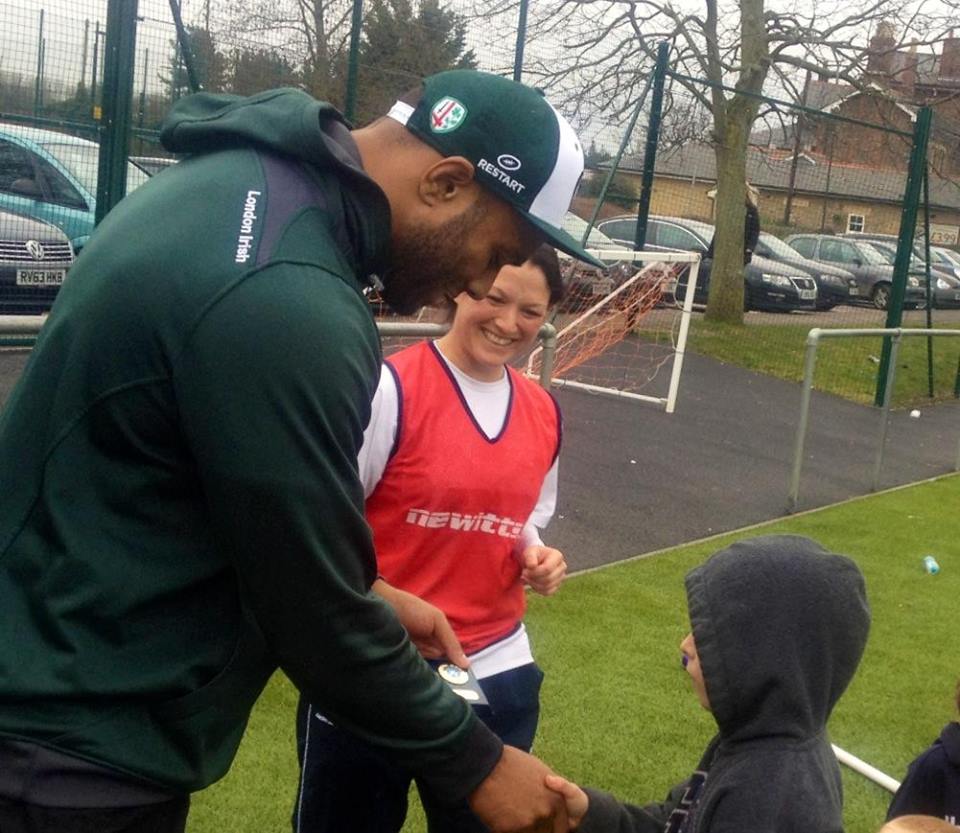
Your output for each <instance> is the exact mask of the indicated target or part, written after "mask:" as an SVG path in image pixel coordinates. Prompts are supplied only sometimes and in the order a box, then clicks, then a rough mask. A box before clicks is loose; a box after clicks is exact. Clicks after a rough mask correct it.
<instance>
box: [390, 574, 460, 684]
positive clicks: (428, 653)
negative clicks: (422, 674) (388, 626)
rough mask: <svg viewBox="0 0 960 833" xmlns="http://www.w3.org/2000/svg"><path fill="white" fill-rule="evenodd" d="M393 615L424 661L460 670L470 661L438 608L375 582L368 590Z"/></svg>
mask: <svg viewBox="0 0 960 833" xmlns="http://www.w3.org/2000/svg"><path fill="white" fill-rule="evenodd" d="M371 589H372V590H373V592H374V593H376V594H377V595H378V596H380V598H381V599H383V600H384V601H385V602H386V603H387V604H388V605H390V607H392V608H393V612H394V613H396V614H397V618H398V619H399V620H400V624H401V625H403V626H404V628H406V629H407V633H408V634H410V641H411V642H412V643H413V644H414V645H416V646H417V650H418V651H419V652H420V654H421V655H422V656H423V657H425V658H426V659H447V660H449V661H450V662H452V663H454V664H455V665H459V666H460V667H461V668H467V667H468V666H469V665H470V660H468V659H467V655H466V654H465V653H464V652H463V648H461V647H460V642H459V640H458V639H457V637H456V634H454V632H453V628H451V627H450V623H449V622H448V621H447V617H446V616H445V615H444V613H443V611H442V610H440V608H439V607H434V606H433V605H432V604H430V603H429V602H425V601H424V600H423V599H421V598H420V597H419V596H414V595H413V593H407V591H406V590H399V589H397V588H396V587H393V586H391V585H390V584H387V582H385V581H384V580H383V579H382V578H378V579H377V580H376V581H375V582H374V583H373V587H372V588H371Z"/></svg>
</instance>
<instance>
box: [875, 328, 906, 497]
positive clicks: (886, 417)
mask: <svg viewBox="0 0 960 833" xmlns="http://www.w3.org/2000/svg"><path fill="white" fill-rule="evenodd" d="M885 338H890V336H886V337H885ZM899 347H900V333H899V331H898V332H896V333H895V334H894V335H893V343H892V344H891V346H890V362H889V363H888V365H887V368H888V370H887V380H886V384H885V385H884V386H883V414H882V416H881V417H880V442H879V445H878V447H877V462H876V464H875V465H874V467H873V485H872V487H871V488H872V489H873V491H877V489H878V488H880V470H881V469H882V468H883V455H884V452H885V451H886V445H887V429H888V428H889V426H890V400H891V399H893V384H894V379H895V378H896V376H897V350H898V349H899Z"/></svg>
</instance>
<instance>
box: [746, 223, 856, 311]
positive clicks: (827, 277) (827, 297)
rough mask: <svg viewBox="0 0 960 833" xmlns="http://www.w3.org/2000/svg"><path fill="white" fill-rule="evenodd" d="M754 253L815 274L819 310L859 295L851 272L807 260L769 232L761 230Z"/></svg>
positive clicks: (852, 300) (844, 302)
mask: <svg viewBox="0 0 960 833" xmlns="http://www.w3.org/2000/svg"><path fill="white" fill-rule="evenodd" d="M754 254H755V255H760V256H761V257H765V258H767V259H768V260H775V261H777V263H783V264H789V265H791V266H795V267H796V268H798V269H803V271H804V272H807V273H808V274H810V275H812V276H813V279H814V280H815V281H816V282H817V309H819V310H827V309H833V308H834V307H835V306H836V305H837V304H848V303H852V302H854V301H857V300H859V298H860V287H859V286H858V285H857V279H856V278H855V277H854V276H853V273H852V272H849V271H847V270H846V269H841V268H840V267H838V266H832V265H831V264H829V263H821V262H820V261H818V260H807V258H805V257H803V255H801V254H800V253H799V252H798V251H797V250H796V249H794V248H792V247H790V246H788V245H787V244H786V243H784V242H783V241H782V240H781V239H780V238H779V237H776V236H774V235H772V234H770V232H768V231H761V232H760V237H759V239H758V240H757V245H756V247H755V248H754Z"/></svg>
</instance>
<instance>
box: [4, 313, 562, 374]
mask: <svg viewBox="0 0 960 833" xmlns="http://www.w3.org/2000/svg"><path fill="white" fill-rule="evenodd" d="M46 320H47V317H46V316H45V315H0V347H30V346H32V345H33V343H34V342H35V341H36V340H37V336H38V335H39V334H40V328H41V327H42V326H43V322H44V321H46ZM448 329H449V325H447V324H415V323H408V322H404V321H378V322H377V330H378V331H379V333H380V336H381V337H384V336H395V337H401V336H417V337H419V338H436V337H438V336H442V335H443V334H444V333H445V332H446V331H447V330H448ZM537 338H538V339H539V340H540V345H541V347H542V348H543V362H542V364H541V366H540V378H539V382H540V385H541V386H542V387H544V388H547V389H549V388H550V377H551V375H552V374H553V357H554V355H555V353H556V350H557V330H556V328H555V327H554V326H553V324H544V325H543V326H542V327H541V328H540V332H539V333H537Z"/></svg>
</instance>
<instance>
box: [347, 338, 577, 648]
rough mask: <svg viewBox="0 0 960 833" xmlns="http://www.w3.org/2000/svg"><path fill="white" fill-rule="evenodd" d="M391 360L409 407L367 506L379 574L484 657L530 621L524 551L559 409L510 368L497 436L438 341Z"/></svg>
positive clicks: (402, 402)
mask: <svg viewBox="0 0 960 833" xmlns="http://www.w3.org/2000/svg"><path fill="white" fill-rule="evenodd" d="M387 364H388V366H389V367H390V368H391V370H392V371H393V374H394V377H395V378H396V381H397V392H398V397H399V411H398V424H397V440H396V444H395V446H394V451H393V456H392V457H391V458H390V461H389V463H387V467H386V470H385V471H384V473H383V477H382V479H381V480H380V482H379V484H377V487H376V489H375V490H374V491H373V493H372V494H371V495H370V497H369V498H367V505H366V512H367V520H368V521H369V523H370V526H371V527H372V529H373V537H374V544H375V545H376V551H377V566H378V569H379V572H380V574H381V575H382V576H383V577H384V578H385V579H386V580H387V581H388V582H390V583H391V584H393V585H394V586H396V587H399V588H401V589H403V590H407V591H408V592H410V593H413V594H415V595H417V596H419V597H420V598H422V599H425V600H426V601H428V602H430V603H431V604H434V605H436V606H437V607H439V608H440V609H441V610H442V611H443V612H444V613H446V615H447V618H448V619H449V620H450V624H451V625H452V626H453V629H454V631H455V632H456V634H457V637H458V639H459V640H460V642H461V644H462V645H463V647H464V649H465V650H466V651H467V652H468V653H473V652H475V651H478V650H480V649H481V648H484V647H486V646H487V645H489V644H491V643H492V642H495V641H496V640H497V639H499V638H500V637H502V636H504V635H506V634H508V633H509V632H510V631H511V630H513V629H514V628H515V627H516V626H517V624H518V623H519V622H520V620H521V619H522V618H523V612H524V608H525V599H524V591H523V586H522V584H521V582H520V563H519V561H518V560H517V556H516V554H515V547H516V544H517V537H518V536H519V534H520V531H521V529H522V528H523V525H524V523H526V521H527V519H528V518H529V517H530V513H531V512H532V511H533V509H534V507H535V506H536V503H537V498H538V497H539V495H540V489H541V486H542V485H543V480H544V478H545V477H546V475H547V472H548V471H549V470H550V467H551V466H552V465H553V461H554V459H555V458H556V455H557V451H558V450H559V444H560V417H559V412H558V410H557V406H556V403H555V402H554V401H553V398H552V397H551V396H550V395H549V394H548V393H547V392H546V391H544V390H543V389H542V388H540V387H539V386H537V385H535V384H534V383H533V382H531V381H529V380H528V379H525V378H524V377H523V376H521V375H520V374H519V373H517V372H516V371H514V370H513V369H512V368H507V372H508V374H509V381H510V387H511V394H510V403H509V406H508V409H507V417H506V420H505V422H504V425H503V428H502V429H501V431H500V434H499V435H498V436H497V437H494V438H493V439H488V438H487V437H486V435H485V434H484V433H483V432H482V431H481V429H480V427H479V426H478V425H477V424H476V423H475V422H474V419H473V416H472V414H471V413H470V410H469V408H468V407H467V404H466V401H465V400H464V399H463V396H462V394H461V392H460V388H459V387H458V385H457V383H456V381H455V380H454V377H453V375H452V373H451V372H450V370H449V368H448V367H447V365H446V363H445V362H444V360H443V358H442V357H441V356H440V355H439V354H438V353H437V350H436V348H435V347H434V346H433V344H431V343H429V342H423V343H421V344H417V345H414V346H413V347H409V348H407V349H406V350H403V351H401V352H399V353H396V354H395V355H393V356H391V357H390V358H389V359H388V360H387Z"/></svg>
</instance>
